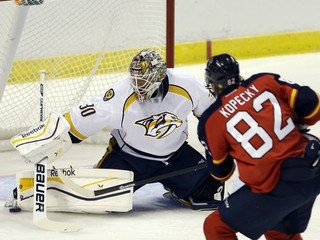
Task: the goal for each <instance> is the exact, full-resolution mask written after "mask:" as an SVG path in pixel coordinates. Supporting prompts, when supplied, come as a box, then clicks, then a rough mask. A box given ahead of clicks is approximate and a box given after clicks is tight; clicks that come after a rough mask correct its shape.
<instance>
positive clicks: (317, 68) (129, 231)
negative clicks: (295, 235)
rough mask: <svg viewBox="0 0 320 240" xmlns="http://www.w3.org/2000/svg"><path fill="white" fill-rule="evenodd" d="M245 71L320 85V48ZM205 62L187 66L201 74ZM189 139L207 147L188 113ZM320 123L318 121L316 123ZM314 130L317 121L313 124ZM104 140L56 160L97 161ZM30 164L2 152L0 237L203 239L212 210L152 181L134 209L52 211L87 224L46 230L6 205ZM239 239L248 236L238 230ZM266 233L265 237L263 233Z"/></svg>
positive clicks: (311, 232) (313, 236)
mask: <svg viewBox="0 0 320 240" xmlns="http://www.w3.org/2000/svg"><path fill="white" fill-rule="evenodd" d="M239 62H240V66H241V74H242V75H243V76H244V77H248V76H250V75H252V74H255V73H258V72H275V73H279V74H281V76H282V77H283V78H285V79H287V80H290V81H292V82H296V83H299V84H302V85H303V84H306V85H309V86H311V87H312V88H313V89H315V90H316V91H317V92H319V90H320V79H319V78H320V53H311V54H301V55H290V56H278V57H269V58H258V59H250V60H240V61H239ZM204 67H205V64H199V65H192V66H184V67H183V68H185V69H187V70H188V71H190V72H192V73H193V74H194V75H196V76H197V77H199V79H203V73H204ZM190 125H191V126H190V130H189V133H190V135H189V139H188V140H189V142H190V143H191V144H192V145H193V146H194V147H196V148H197V149H199V151H201V152H203V150H202V147H201V145H200V144H199V143H198V140H197V136H196V126H197V121H196V120H195V118H193V117H191V116H190ZM318 125H319V124H318ZM312 132H313V133H314V134H315V135H318V136H319V135H320V134H319V126H315V127H312ZM105 148H106V146H104V145H89V144H81V145H78V146H74V147H72V149H71V150H70V151H69V152H67V153H66V154H65V155H64V157H63V158H62V159H60V160H58V161H57V162H56V163H55V164H57V165H58V166H69V165H72V166H79V165H80V166H83V165H93V164H95V163H96V162H97V161H98V160H99V159H100V157H101V156H102V155H103V153H104V151H105ZM26 169H32V166H30V165H27V164H25V163H24V162H23V161H22V160H21V158H20V157H19V155H18V154H17V152H14V151H12V152H2V153H0V189H1V191H0V206H1V209H0V239H1V240H20V239H23V240H29V239H32V240H44V239H49V238H51V239H55V240H60V239H61V240H65V239H70V240H72V239H74V240H88V239H94V240H100V239H101V240H102V239H103V240H127V239H130V240H143V239H148V240H160V239H161V240H173V239H174V240H176V239H184V240H200V239H204V235H203V232H202V224H203V221H204V219H205V217H206V216H207V215H209V214H210V212H207V211H204V212H199V211H192V210H189V209H186V208H183V207H180V206H179V205H178V204H176V203H174V202H173V201H170V200H167V199H165V198H163V197H162V193H163V192H164V190H163V188H162V186H161V185H159V184H157V183H155V184H149V185H146V186H145V187H143V188H141V189H140V190H138V191H137V192H136V193H135V194H134V199H133V210H132V211H130V212H127V213H112V214H108V215H85V214H71V213H51V212H49V213H48V216H49V218H51V219H52V220H56V221H70V222H75V223H84V224H85V228H84V229H83V230H81V231H80V232H76V233H57V232H47V231H44V230H40V229H38V228H36V227H35V226H34V225H33V224H32V214H31V213H30V212H20V213H9V212H8V209H6V208H3V207H2V206H3V205H4V202H5V199H6V198H7V196H8V194H9V192H10V191H11V190H12V189H13V187H14V186H15V178H14V174H15V173H16V172H17V171H20V170H26ZM319 211H320V201H319V199H318V200H317V201H316V203H315V206H314V209H313V214H312V217H311V220H310V224H309V227H308V229H307V230H306V232H305V233H303V237H304V239H308V240H319V239H320V229H319V227H320V212H319ZM238 238H239V239H241V240H244V239H247V238H246V237H244V236H242V235H240V234H239V235H238ZM261 239H264V238H261Z"/></svg>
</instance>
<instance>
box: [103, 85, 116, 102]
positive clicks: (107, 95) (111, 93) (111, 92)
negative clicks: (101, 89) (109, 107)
mask: <svg viewBox="0 0 320 240" xmlns="http://www.w3.org/2000/svg"><path fill="white" fill-rule="evenodd" d="M113 97H114V90H113V89H112V88H111V89H109V90H108V91H107V92H106V93H105V94H104V97H103V101H108V100H110V99H111V98H113Z"/></svg>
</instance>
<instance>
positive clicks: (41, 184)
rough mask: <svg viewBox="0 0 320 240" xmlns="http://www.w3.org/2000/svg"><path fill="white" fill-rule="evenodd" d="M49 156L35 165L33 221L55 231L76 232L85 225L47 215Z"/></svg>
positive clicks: (40, 226) (45, 228) (36, 224)
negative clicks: (59, 220)
mask: <svg viewBox="0 0 320 240" xmlns="http://www.w3.org/2000/svg"><path fill="white" fill-rule="evenodd" d="M47 160H48V158H47V157H44V158H43V159H42V160H41V161H40V162H38V163H37V164H35V166H34V196H33V198H34V204H33V223H34V225H35V226H37V227H39V228H41V229H44V230H48V231H55V232H76V231H79V230H81V229H82V228H83V227H84V226H83V225H78V224H75V223H68V222H55V221H52V220H50V219H48V217H47Z"/></svg>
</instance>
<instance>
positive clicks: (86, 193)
mask: <svg viewBox="0 0 320 240" xmlns="http://www.w3.org/2000/svg"><path fill="white" fill-rule="evenodd" d="M206 167H207V164H206V163H205V162H204V163H201V164H197V165H194V166H191V167H187V168H184V169H180V170H177V171H173V172H169V173H165V174H161V175H158V176H155V177H150V178H146V179H142V180H138V181H132V182H128V183H124V184H120V185H116V186H112V187H108V188H104V189H101V190H89V189H85V188H83V187H82V186H80V185H78V184H76V183H74V182H73V181H72V180H70V179H69V178H68V177H67V176H65V175H64V174H63V173H62V170H60V172H59V178H60V179H61V180H62V181H63V182H64V184H65V185H67V186H68V187H70V188H71V189H72V190H74V191H75V192H77V193H78V194H80V195H82V196H86V197H96V196H100V195H104V194H108V193H111V192H114V191H119V190H125V189H127V188H131V187H136V186H141V185H145V184H148V183H153V182H157V181H159V180H162V179H166V178H170V177H175V176H178V175H182V174H185V173H189V172H193V171H197V170H200V169H203V168H206Z"/></svg>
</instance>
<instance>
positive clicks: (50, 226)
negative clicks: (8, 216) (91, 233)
mask: <svg viewBox="0 0 320 240" xmlns="http://www.w3.org/2000/svg"><path fill="white" fill-rule="evenodd" d="M33 223H34V225H36V226H37V227H38V228H41V229H43V230H47V231H54V232H78V231H80V230H81V229H83V228H84V225H82V224H76V223H68V222H55V221H52V220H50V219H48V218H47V217H45V218H42V219H38V220H37V221H33Z"/></svg>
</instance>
